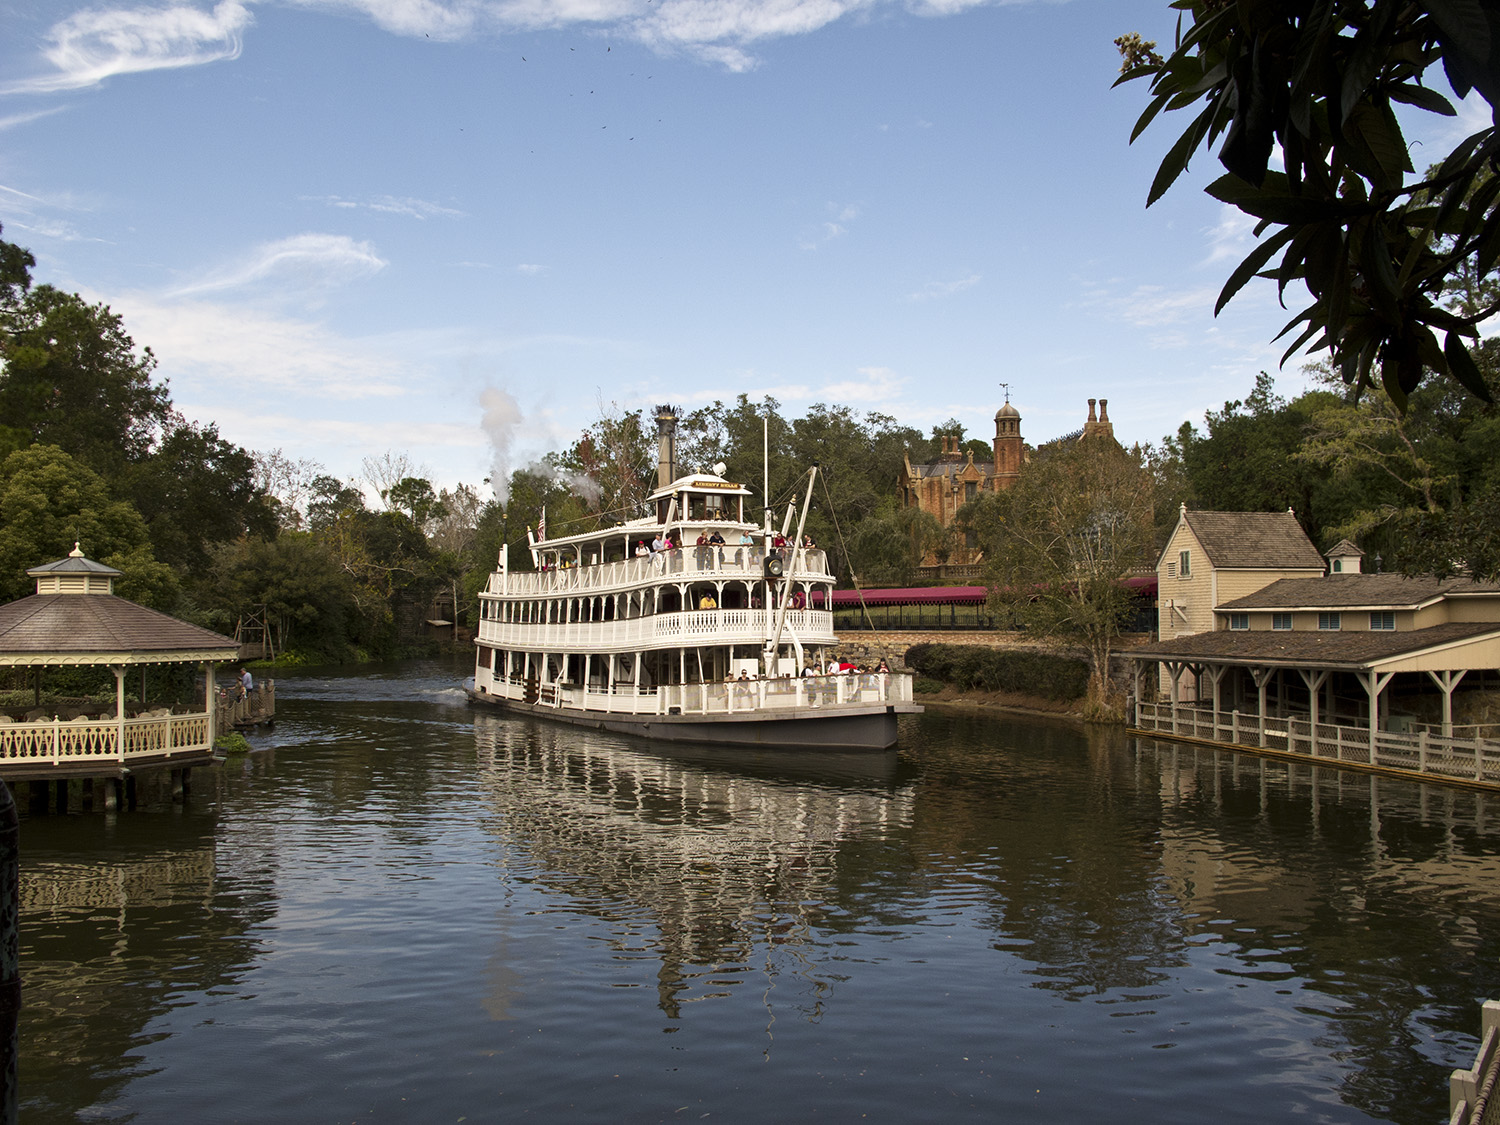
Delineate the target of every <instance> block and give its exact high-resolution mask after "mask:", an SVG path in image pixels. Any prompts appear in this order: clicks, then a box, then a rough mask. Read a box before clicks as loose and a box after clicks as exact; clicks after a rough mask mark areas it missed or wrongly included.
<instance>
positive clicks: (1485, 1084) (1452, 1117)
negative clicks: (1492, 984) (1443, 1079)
mask: <svg viewBox="0 0 1500 1125" xmlns="http://www.w3.org/2000/svg"><path fill="white" fill-rule="evenodd" d="M1480 1020H1481V1023H1480V1031H1479V1051H1478V1052H1477V1053H1476V1054H1475V1056H1474V1066H1473V1067H1472V1068H1471V1069H1469V1070H1455V1071H1454V1072H1453V1074H1452V1075H1451V1076H1450V1077H1449V1079H1448V1125H1500V1090H1497V1089H1496V1086H1497V1085H1500V1081H1497V1079H1500V1001H1497V1000H1486V1001H1485V1002H1484V1009H1483V1013H1482V1015H1481V1016H1480Z"/></svg>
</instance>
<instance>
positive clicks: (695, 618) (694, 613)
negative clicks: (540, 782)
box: [479, 609, 836, 652]
mask: <svg viewBox="0 0 1500 1125" xmlns="http://www.w3.org/2000/svg"><path fill="white" fill-rule="evenodd" d="M775 625H776V611H775V610H774V609H771V610H768V609H695V610H689V611H687V612H684V613H653V614H648V615H646V616H645V617H631V618H625V619H622V620H615V621H569V622H565V623H561V624H559V623H551V624H546V623H530V622H516V621H484V620H481V621H480V623H479V639H480V641H482V642H484V643H485V644H488V645H491V646H494V647H497V648H530V649H539V648H541V647H545V648H546V650H547V651H548V652H631V651H636V650H639V649H648V648H662V647H667V646H671V645H676V644H699V643H711V644H756V645H759V644H760V643H761V642H762V641H764V640H765V639H766V637H767V635H769V633H770V631H771V630H772V629H773V628H775ZM785 629H786V631H785V637H786V639H791V638H792V637H793V636H795V637H797V638H799V639H800V640H801V641H802V642H803V643H804V644H806V643H816V644H825V643H832V641H833V639H834V637H835V635H836V634H835V633H834V631H833V614H832V613H829V612H828V611H827V610H821V609H789V610H787V614H786V623H785Z"/></svg>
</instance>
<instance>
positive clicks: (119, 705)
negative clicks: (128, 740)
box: [110, 664, 125, 762]
mask: <svg viewBox="0 0 1500 1125" xmlns="http://www.w3.org/2000/svg"><path fill="white" fill-rule="evenodd" d="M110 671H111V672H113V673H114V674H115V753H116V754H118V755H119V757H120V761H122V762H123V761H124V760H125V665H123V664H117V665H115V666H114V667H112V668H111V669H110Z"/></svg>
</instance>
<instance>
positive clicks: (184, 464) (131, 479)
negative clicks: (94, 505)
mask: <svg viewBox="0 0 1500 1125" xmlns="http://www.w3.org/2000/svg"><path fill="white" fill-rule="evenodd" d="M120 491H121V492H122V493H123V495H124V496H126V497H127V498H128V499H130V500H131V502H132V503H134V505H135V507H136V510H137V511H139V512H140V513H141V515H142V516H143V517H144V518H145V520H146V526H147V527H148V528H149V529H150V532H151V542H152V545H153V547H154V548H155V553H156V555H157V556H158V557H159V558H160V559H161V560H162V561H163V562H166V563H169V564H171V565H172V566H174V567H177V568H178V569H179V570H183V571H186V572H193V571H200V570H202V569H203V568H204V567H205V566H207V565H208V560H209V554H210V549H211V548H212V547H213V546H214V545H215V544H218V543H224V542H229V541H231V540H234V539H238V538H240V537H241V536H244V535H251V534H253V535H259V536H270V535H273V534H274V533H275V530H276V514H275V510H274V508H273V507H272V505H271V502H270V499H269V498H268V497H267V496H266V494H265V492H264V491H262V489H261V488H260V486H259V484H258V483H257V481H256V474H255V458H254V456H253V455H252V454H250V453H249V452H248V451H246V450H245V449H243V448H241V447H240V446H238V445H235V444H234V443H232V442H228V441H225V440H224V439H223V438H221V437H220V436H219V428H218V426H216V425H215V424H213V423H209V424H208V425H206V426H199V425H196V424H194V423H192V422H189V421H187V420H186V419H185V418H183V417H182V416H181V415H180V414H177V413H176V412H175V411H173V412H172V414H171V415H170V418H169V422H168V425H167V427H166V429H165V431H164V432H163V433H162V435H161V440H160V441H159V442H158V443H157V445H156V447H155V448H154V449H153V450H152V451H151V453H150V455H149V456H147V457H145V458H143V459H142V460H140V461H137V462H135V463H133V464H131V465H129V466H127V468H126V469H125V471H124V473H123V474H122V480H121V485H120Z"/></svg>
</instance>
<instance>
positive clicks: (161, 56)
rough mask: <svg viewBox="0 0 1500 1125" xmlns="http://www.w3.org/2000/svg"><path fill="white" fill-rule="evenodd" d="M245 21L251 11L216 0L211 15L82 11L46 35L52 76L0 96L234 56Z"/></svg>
mask: <svg viewBox="0 0 1500 1125" xmlns="http://www.w3.org/2000/svg"><path fill="white" fill-rule="evenodd" d="M250 22H251V16H250V11H249V9H248V8H246V7H245V6H244V4H242V3H240V2H239V0H220V3H219V4H217V5H216V6H215V7H214V8H213V9H212V10H211V11H203V10H202V9H200V8H196V7H191V6H188V5H184V4H177V5H174V6H171V7H165V8H87V9H84V10H83V11H81V12H75V13H74V14H73V15H71V16H69V17H68V18H67V19H65V20H63V21H62V22H60V23H57V24H54V25H53V27H52V29H51V31H50V32H48V34H47V46H46V47H45V48H44V49H43V51H42V57H43V58H45V59H46V60H47V61H48V62H49V63H51V64H52V66H53V67H54V69H55V72H54V73H52V74H41V75H36V76H34V77H31V78H25V79H21V80H20V81H17V82H11V83H8V84H7V85H5V86H4V87H0V92H3V93H52V92H55V91H58V90H78V89H82V88H84V87H86V86H97V85H98V84H99V83H100V82H103V81H104V80H105V79H106V78H109V77H110V76H112V75H115V74H134V73H136V72H138V71H143V70H164V69H167V68H171V67H182V66H199V65H201V64H203V63H210V62H217V61H219V60H220V59H234V58H238V57H239V53H240V34H241V33H242V32H243V31H244V30H245V28H246V27H248V26H249V25H250Z"/></svg>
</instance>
